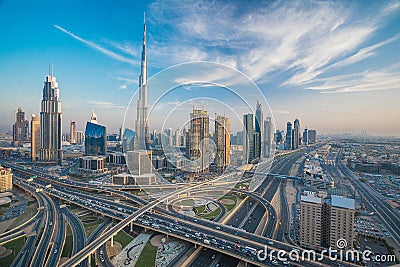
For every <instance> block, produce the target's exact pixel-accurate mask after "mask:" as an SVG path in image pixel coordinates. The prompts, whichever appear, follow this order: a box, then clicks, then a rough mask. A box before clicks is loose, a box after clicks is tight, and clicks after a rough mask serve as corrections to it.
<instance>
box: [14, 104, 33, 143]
mask: <svg viewBox="0 0 400 267" xmlns="http://www.w3.org/2000/svg"><path fill="white" fill-rule="evenodd" d="M28 139H29V122H28V121H27V120H25V112H23V111H22V108H21V107H19V108H18V111H17V113H16V114H15V123H14V125H13V145H14V146H18V145H20V144H21V143H24V142H26V141H28Z"/></svg>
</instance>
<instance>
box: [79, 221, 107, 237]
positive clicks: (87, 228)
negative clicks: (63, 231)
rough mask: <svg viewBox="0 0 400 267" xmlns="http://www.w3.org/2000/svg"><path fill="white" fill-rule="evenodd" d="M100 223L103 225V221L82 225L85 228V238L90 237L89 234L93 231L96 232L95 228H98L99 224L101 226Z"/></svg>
mask: <svg viewBox="0 0 400 267" xmlns="http://www.w3.org/2000/svg"><path fill="white" fill-rule="evenodd" d="M101 223H103V220H102V219H98V220H97V221H95V222H92V223H84V224H83V225H84V227H85V231H86V236H90V234H91V233H92V232H93V231H94V230H96V228H97V226H98V225H99V224H101Z"/></svg>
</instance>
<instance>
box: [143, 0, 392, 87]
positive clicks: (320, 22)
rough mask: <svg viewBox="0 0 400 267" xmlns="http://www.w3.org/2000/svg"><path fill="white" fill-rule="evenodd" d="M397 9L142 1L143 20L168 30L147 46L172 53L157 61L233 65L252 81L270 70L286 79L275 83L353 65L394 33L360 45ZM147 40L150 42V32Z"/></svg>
mask: <svg viewBox="0 0 400 267" xmlns="http://www.w3.org/2000/svg"><path fill="white" fill-rule="evenodd" d="M178 7H179V8H178ZM399 9H400V8H399V2H397V1H396V2H389V3H386V4H385V3H383V4H381V5H378V8H375V9H374V12H371V10H368V9H363V10H362V11H359V9H358V8H357V7H356V6H355V5H351V4H349V3H345V2H334V1H290V2H284V1H275V2H262V3H257V4H254V5H249V6H239V5H238V4H230V5H226V4H225V3H224V2H219V1H214V2H211V3H210V2H205V1H178V0H171V1H156V2H154V3H153V4H151V6H150V12H149V13H150V15H151V16H152V18H151V20H150V22H151V23H153V24H154V25H155V26H156V27H157V26H160V27H162V26H166V28H168V29H171V28H172V29H174V30H173V31H169V32H170V33H169V32H164V33H163V34H162V38H163V39H162V40H163V41H162V43H161V42H160V43H153V44H155V45H154V46H153V48H152V51H153V55H155V56H156V58H157V57H158V56H159V55H161V54H165V51H178V53H174V52H172V53H169V54H168V56H169V58H164V59H165V60H163V62H164V64H165V63H167V64H173V63H176V62H180V61H184V60H187V61H188V60H212V61H217V62H221V63H225V64H228V65H230V66H232V67H235V68H238V69H240V70H242V71H243V72H244V73H246V74H247V75H248V76H249V77H250V78H252V79H254V80H255V81H257V82H263V83H265V82H269V81H270V78H269V77H270V76H271V75H273V74H276V73H279V74H281V75H282V76H281V77H286V78H285V80H284V81H283V82H282V83H281V86H284V87H292V86H296V87H297V86H301V87H304V86H305V85H307V84H310V83H312V82H313V81H315V80H316V79H318V78H319V77H322V76H323V75H325V74H329V73H328V71H330V70H332V69H333V66H335V67H336V68H339V67H343V66H345V65H350V64H355V63H357V62H359V61H361V60H363V59H365V58H368V57H371V56H373V55H376V53H377V49H378V48H379V47H382V46H384V45H387V44H389V43H391V42H394V41H396V40H397V39H399V36H397V35H396V36H394V37H392V38H389V39H387V40H384V41H381V42H378V43H376V44H375V45H366V44H367V43H368V42H369V41H370V40H371V37H373V36H375V35H376V32H377V30H379V29H380V27H382V25H383V24H384V23H385V19H386V17H387V16H389V15H391V14H394V13H395V12H398V10H399ZM361 12H363V13H361ZM216 25H217V26H216ZM154 39H155V41H157V36H154ZM158 44H162V46H161V45H158ZM363 45H364V47H365V48H364V49H360V47H362V46H363ZM180 51H189V53H187V55H185V53H179V52H180ZM182 55H183V56H182ZM335 64H337V65H335ZM219 74H220V75H222V76H223V75H225V74H224V73H219Z"/></svg>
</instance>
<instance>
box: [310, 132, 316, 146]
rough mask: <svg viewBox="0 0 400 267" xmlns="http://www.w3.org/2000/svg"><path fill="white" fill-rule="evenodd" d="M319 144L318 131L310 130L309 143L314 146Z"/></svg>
mask: <svg viewBox="0 0 400 267" xmlns="http://www.w3.org/2000/svg"><path fill="white" fill-rule="evenodd" d="M316 142H317V131H316V130H308V143H309V144H314V143H316Z"/></svg>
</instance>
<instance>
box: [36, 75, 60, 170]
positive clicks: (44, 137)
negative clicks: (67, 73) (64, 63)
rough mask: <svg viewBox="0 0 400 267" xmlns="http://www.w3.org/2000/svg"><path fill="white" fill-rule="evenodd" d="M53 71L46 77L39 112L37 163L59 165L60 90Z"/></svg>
mask: <svg viewBox="0 0 400 267" xmlns="http://www.w3.org/2000/svg"><path fill="white" fill-rule="evenodd" d="M52 72H53V71H52V70H51V73H49V75H47V76H46V79H45V82H44V87H43V99H42V102H41V111H40V152H39V161H40V162H42V163H51V164H58V165H61V163H62V159H63V151H62V114H61V101H60V89H59V88H58V83H57V80H56V77H55V76H53V73H52Z"/></svg>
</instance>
